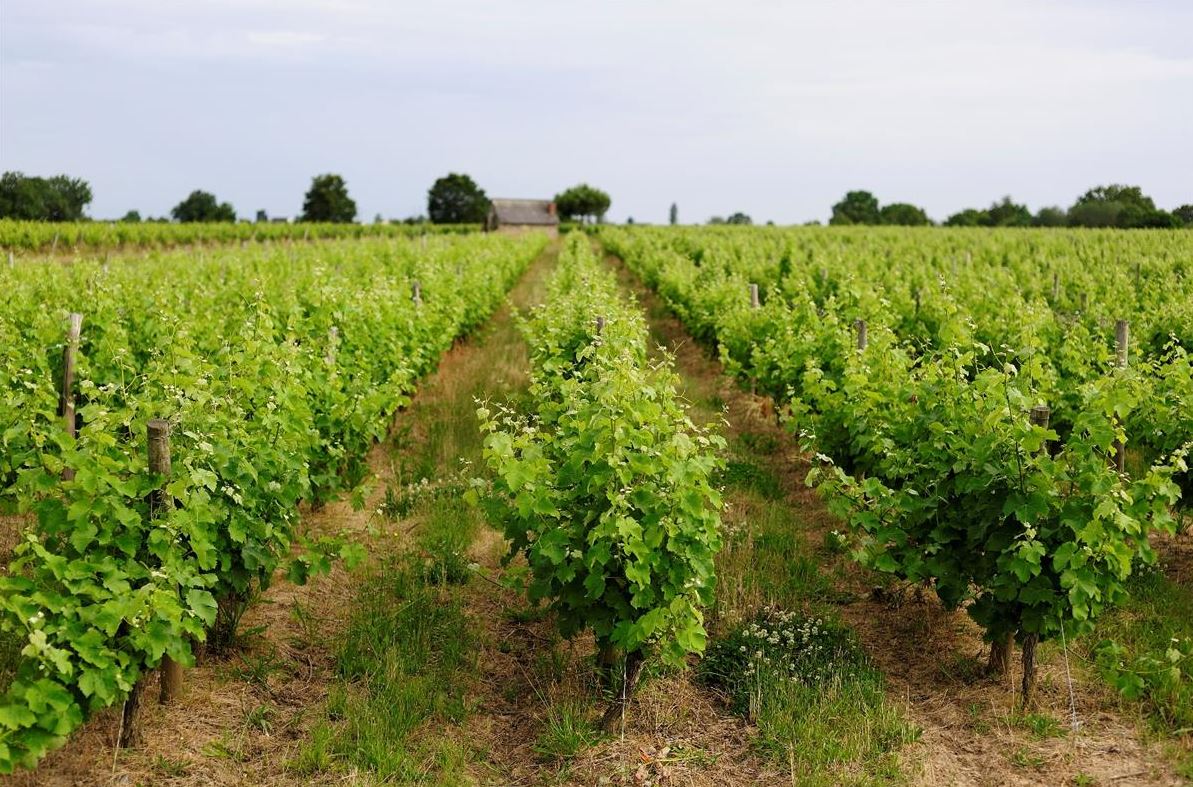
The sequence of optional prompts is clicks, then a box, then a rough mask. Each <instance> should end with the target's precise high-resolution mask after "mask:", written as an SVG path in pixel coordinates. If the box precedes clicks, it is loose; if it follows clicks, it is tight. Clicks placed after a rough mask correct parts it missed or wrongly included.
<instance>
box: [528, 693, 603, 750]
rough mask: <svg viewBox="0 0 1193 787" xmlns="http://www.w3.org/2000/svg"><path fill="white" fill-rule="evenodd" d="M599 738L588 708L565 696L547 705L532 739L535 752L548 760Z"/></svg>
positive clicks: (585, 745)
mask: <svg viewBox="0 0 1193 787" xmlns="http://www.w3.org/2000/svg"><path fill="white" fill-rule="evenodd" d="M600 739H601V732H600V730H599V729H598V727H597V724H596V721H595V719H594V718H593V716H592V714H591V712H590V711H589V709H588V708H586V707H585V706H584V704H583V703H581V702H577V701H574V700H564V701H561V702H557V703H553V704H551V705H549V706H548V707H547V715H546V718H545V719H543V731H542V733H540V734H539V736H538V738H537V739H536V740H535V742H534V744H533V746H531V748H532V749H534V751H535V753H537V754H539V755H541V756H542V757H545V758H547V759H551V760H567V759H570V758H572V757H575V756H576V755H577V754H579V753H580V752H582V751H583V750H584V749H587V748H588V747H589V746H592V745H593V744H595V743H596V742H597V741H599V740H600Z"/></svg>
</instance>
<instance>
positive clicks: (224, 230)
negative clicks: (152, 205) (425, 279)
mask: <svg viewBox="0 0 1193 787" xmlns="http://www.w3.org/2000/svg"><path fill="white" fill-rule="evenodd" d="M474 229H475V227H472V226H470V225H454V224H435V225H431V224H419V225H409V224H321V223H309V222H308V223H298V224H289V223H281V222H279V223H273V222H264V223H262V222H258V223H252V224H250V223H248V222H239V223H232V222H219V223H201V222H196V223H184V224H179V223H167V222H148V223H140V222H137V223H125V222H118V221H83V222H53V223H51V222H45V221H17V220H15V219H0V250H7V251H9V252H10V253H15V252H17V251H20V252H29V251H47V252H62V251H76V252H92V251H98V250H112V249H118V248H159V249H160V248H169V247H171V246H186V245H192V244H201V243H209V244H220V243H232V242H244V243H247V242H257V241H260V242H264V241H283V240H289V241H294V240H324V239H327V240H331V239H347V238H370V237H384V238H408V237H411V236H414V235H426V234H428V233H433V234H442V233H466V232H471V231H473V230H474Z"/></svg>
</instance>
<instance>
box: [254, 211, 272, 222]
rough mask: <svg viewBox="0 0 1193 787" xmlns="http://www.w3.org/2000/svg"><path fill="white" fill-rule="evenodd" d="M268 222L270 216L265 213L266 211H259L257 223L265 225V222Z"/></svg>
mask: <svg viewBox="0 0 1193 787" xmlns="http://www.w3.org/2000/svg"><path fill="white" fill-rule="evenodd" d="M267 221H269V216H268V214H266V213H265V211H263V210H259V211H257V218H256V222H257V223H258V224H264V223H265V222H267Z"/></svg>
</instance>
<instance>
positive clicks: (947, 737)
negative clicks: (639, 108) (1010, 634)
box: [611, 258, 1184, 785]
mask: <svg viewBox="0 0 1193 787" xmlns="http://www.w3.org/2000/svg"><path fill="white" fill-rule="evenodd" d="M611 263H612V264H614V265H615V266H616V267H617V268H618V270H619V271H620V274H621V276H622V280H623V281H624V282H625V283H626V286H627V288H628V289H630V290H631V291H633V292H635V293H636V294H637V296H638V297H639V299H640V301H641V303H642V305H643V306H644V308H645V309H646V311H647V313H648V315H649V317H650V324H651V328H652V331H653V332H654V335H655V337H656V339H657V340H658V341H659V343H660V344H662V345H663V346H665V347H667V348H668V349H669V351H670V352H671V353H673V354H674V356H675V358H676V364H677V369H678V371H679V372H680V375H681V377H682V378H683V380H684V381H685V383H686V384H687V385H688V386H690V387H689V390H688V392H687V395H688V397H689V398H690V399H691V400H693V401H694V402H697V403H713V404H716V405H721V404H723V405H724V407H725V411H726V417H727V421H728V432H729V434H730V436H731V438H732V439H736V440H738V441H740V440H741V439H742V438H743V437H745V438H747V440H748V442H750V443H752V444H758V443H759V442H765V443H766V445H767V446H769V447H772V448H773V450H771V451H769V452H768V453H767V454H766V455H764V456H760V457H759V460H760V463H761V464H763V465H764V466H765V467H767V468H769V469H770V470H771V471H773V472H774V473H775V475H776V476H777V477H778V478H779V479H781V482H782V490H783V497H784V500H783V501H782V504H783V505H785V506H787V507H790V508H791V509H792V510H794V511H797V512H798V517H797V519H798V526H799V527H800V528H801V529H802V530H803V531H804V535H805V543H807V544H809V545H820V544H823V543H824V542H825V534H826V533H828V532H830V531H832V530H834V529H836V528H839V527H841V523H840V522H839V521H837V520H836V519H835V518H834V517H832V515H831V514H829V513H828V512H827V511H826V510H825V508H824V505H823V503H822V502H821V501H820V500H819V498H818V497H817V495H816V493H815V492H814V491H813V490H810V489H808V488H807V487H806V486H805V485H804V483H803V479H804V477H805V475H806V473H807V470H808V464H807V462H806V459H805V458H804V457H803V456H801V455H800V454H799V452H798V451H797V450H795V448H794V446H793V440H792V439H791V437H790V435H789V434H787V433H786V432H784V431H783V430H782V429H781V428H780V427H779V426H778V425H777V424H776V420H775V416H774V411H773V407H772V405H771V403H770V401H769V400H765V399H763V398H761V397H755V396H751V395H750V394H749V393H748V392H745V391H742V390H740V389H739V388H737V387H736V386H735V385H733V384H732V383H731V382H729V381H728V380H727V379H726V378H725V376H724V375H723V374H722V373H721V368H720V364H719V363H717V362H716V361H715V360H714V359H712V358H711V357H710V355H709V354H708V353H707V352H706V351H705V350H704V349H703V348H701V347H699V346H697V345H696V343H695V342H694V341H693V340H692V339H691V337H690V336H689V335H688V334H687V332H686V330H685V329H684V328H683V326H682V325H681V324H680V323H679V321H678V320H677V319H676V318H675V317H674V316H672V315H671V314H670V313H669V311H668V310H667V309H666V307H665V305H664V304H663V303H662V302H661V300H660V299H658V298H657V297H656V296H655V295H654V294H653V293H651V292H649V291H648V290H646V289H645V287H644V286H643V285H642V284H641V282H640V281H639V280H638V279H637V278H636V277H635V276H634V275H633V274H632V273H630V272H629V271H628V270H627V269H626V268H625V266H624V265H623V264H622V263H621V262H620V261H619V260H616V259H615V258H611ZM760 438H762V439H760ZM755 513H756V512H755ZM817 553H818V554H817V559H818V560H819V561H820V562H821V570H822V573H823V574H824V575H825V576H827V577H828V578H829V579H830V580H831V583H832V589H831V593H830V594H828V599H829V600H831V601H832V603H833V606H835V607H836V610H837V614H838V615H839V616H840V617H841V618H843V619H844V620H845V621H847V622H848V623H849V624H850V625H851V626H852V627H853V628H854V629H855V630H856V631H857V632H858V634H859V636H860V638H861V640H862V643H863V645H864V646H865V647H866V650H867V652H868V653H869V654H871V656H872V658H874V659H875V661H876V663H877V664H878V666H879V667H880V668H881V669H882V670H883V672H884V673H885V675H886V676H887V679H888V689H889V693H890V695H891V697H892V698H893V699H897V700H899V701H900V702H901V704H902V705H903V706H904V708H905V711H906V714H907V715H908V717H909V718H910V719H911V721H912V722H913V723H914V724H916V725H917V726H918V727H919V728H920V729H921V730H922V734H921V738H920V742H919V743H917V744H915V745H914V746H912V747H910V748H909V750H907V751H905V752H904V757H903V761H904V771H905V773H906V774H907V775H908V776H909V777H910V778H911V780H912V781H913V782H914V783H917V784H933V785H936V784H965V785H970V784H972V785H1037V784H1038V785H1045V784H1046V785H1057V784H1074V785H1076V784H1101V785H1110V784H1113V785H1144V784H1163V785H1175V784H1183V783H1184V781H1182V780H1181V779H1180V778H1179V777H1177V776H1175V775H1174V774H1173V773H1172V771H1171V769H1170V767H1169V766H1168V764H1167V763H1166V762H1165V761H1164V758H1163V756H1162V755H1161V752H1160V751H1159V748H1158V747H1157V746H1155V745H1152V744H1148V743H1145V742H1144V741H1143V740H1142V739H1141V735H1140V730H1139V725H1137V723H1136V721H1135V720H1134V719H1128V718H1123V717H1121V716H1120V715H1119V713H1118V712H1117V705H1116V701H1115V698H1114V697H1113V696H1112V695H1111V693H1110V692H1109V690H1108V689H1106V687H1105V686H1104V685H1102V684H1100V683H1097V682H1093V681H1089V680H1084V681H1083V680H1081V678H1080V677H1078V675H1077V674H1074V673H1077V672H1079V670H1078V666H1079V665H1078V664H1076V663H1074V661H1075V660H1077V658H1078V657H1077V656H1076V655H1075V654H1073V653H1071V652H1070V653H1069V661H1070V667H1071V669H1070V670H1068V672H1066V665H1065V653H1064V652H1063V651H1062V649H1061V647H1060V646H1059V644H1056V645H1050V646H1048V647H1046V648H1041V653H1040V660H1041V664H1040V666H1039V669H1040V682H1039V687H1040V688H1039V695H1040V696H1039V703H1038V708H1037V709H1036V711H1035V713H1033V714H1030V715H1028V716H1026V717H1025V716H1023V715H1022V714H1020V713H1018V712H1016V711H1015V707H1016V705H1015V703H1016V696H1015V693H1014V691H1013V687H1012V686H1008V685H999V684H998V683H996V682H994V681H991V680H988V679H986V678H984V677H983V676H982V674H981V668H982V666H983V664H984V655H985V654H984V652H983V651H984V646H983V644H982V642H981V637H980V631H979V629H978V628H977V626H976V625H975V624H973V623H972V621H970V619H969V618H968V617H967V616H966V615H965V614H964V613H963V612H955V613H949V612H947V611H945V610H943V609H942V608H941V607H940V605H939V604H938V603H936V601H935V600H934V596H930V597H928V598H921V597H917V595H916V594H915V593H914V592H912V593H902V592H896V593H893V594H889V593H888V594H882V595H884V596H885V598H884V599H883V600H882V601H878V600H875V598H874V594H873V593H872V590H873V586H874V585H876V584H878V582H879V580H877V579H876V577H875V575H873V574H869V573H868V572H865V571H863V570H862V569H860V568H859V567H857V566H856V565H855V564H853V563H852V561H850V560H849V559H848V557H847V556H834V555H833V554H831V552H829V551H828V550H824V549H818V550H817ZM747 562H748V563H750V564H751V565H755V564H756V561H755V560H753V559H751V560H749V561H747ZM727 573H729V572H727V571H726V570H725V567H723V566H719V567H718V574H719V575H720V576H719V579H720V580H721V581H722V582H725V581H729V582H733V581H734V578H733V577H732V576H731V575H729V576H727ZM1067 674H1073V695H1072V699H1073V706H1072V707H1071V706H1070V693H1069V680H1068V678H1067ZM1074 708H1075V711H1076V714H1075V715H1076V721H1077V723H1078V725H1079V728H1078V731H1076V732H1074V731H1072V729H1071V724H1072V720H1073V713H1072V710H1073V709H1074Z"/></svg>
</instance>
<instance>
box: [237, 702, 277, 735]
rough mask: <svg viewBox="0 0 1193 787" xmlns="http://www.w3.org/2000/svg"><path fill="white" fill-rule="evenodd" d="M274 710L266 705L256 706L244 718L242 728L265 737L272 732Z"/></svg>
mask: <svg viewBox="0 0 1193 787" xmlns="http://www.w3.org/2000/svg"><path fill="white" fill-rule="evenodd" d="M274 716H275V713H274V710H273V708H271V707H269V706H268V705H256V706H254V707H252V708H251V709H250V710H249V712H248V713H246V714H245V716H244V726H245V727H247V728H248V729H250V730H255V731H256V732H261V733H264V734H266V735H268V734H270V733H271V732H273V720H274Z"/></svg>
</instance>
